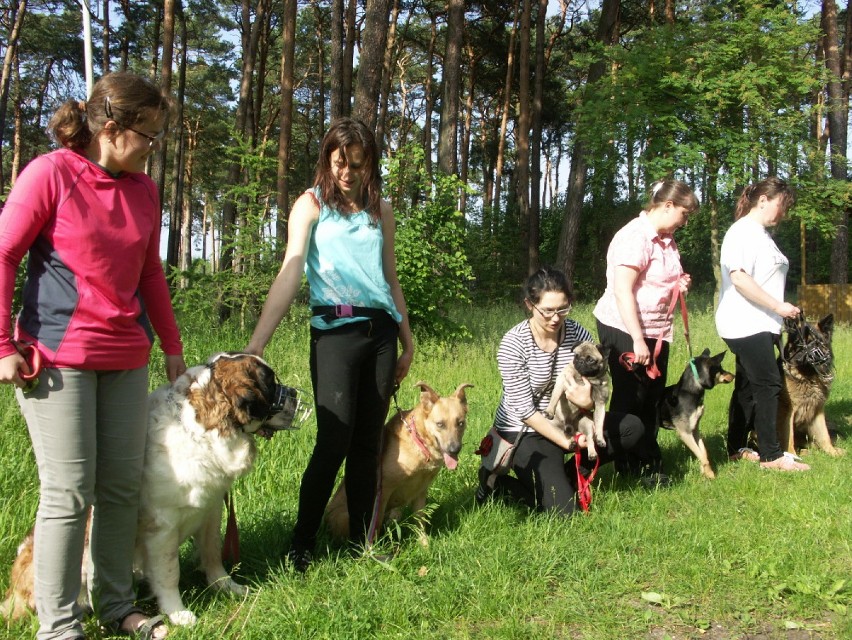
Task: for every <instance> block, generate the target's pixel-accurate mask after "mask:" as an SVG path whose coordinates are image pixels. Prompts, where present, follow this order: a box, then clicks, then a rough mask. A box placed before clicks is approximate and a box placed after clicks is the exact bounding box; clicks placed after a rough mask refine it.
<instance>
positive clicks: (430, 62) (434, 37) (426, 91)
mask: <svg viewBox="0 0 852 640" xmlns="http://www.w3.org/2000/svg"><path fill="white" fill-rule="evenodd" d="M424 8H425V10H426V11H427V12H428V13H429V23H430V25H431V31H430V35H429V51H428V53H427V54H426V80H425V82H424V84H423V95H424V103H425V104H424V105H423V109H424V115H423V162H424V165H425V167H424V168H425V169H426V175H427V176H429V178H430V179H431V178H432V113H433V112H434V108H435V100H434V98H433V97H432V80H433V77H434V75H435V46H436V43H437V42H438V18H437V17H436V16H435V14H434V12H432V11H431V10H430V9H429V7H428V6H426V7H424Z"/></svg>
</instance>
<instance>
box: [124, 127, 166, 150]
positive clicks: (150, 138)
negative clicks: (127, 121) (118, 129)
mask: <svg viewBox="0 0 852 640" xmlns="http://www.w3.org/2000/svg"><path fill="white" fill-rule="evenodd" d="M124 128H125V129H127V130H128V131H132V132H133V133H136V134H139V135H140V136H142V137H143V138H145V139H146V140H147V141H148V147H149V148H151V147H153V146H154V143H157V144H159V143H160V142H162V141H163V138H164V137H165V135H166V132H165V130H163V131H160V133H158V134H157V135H155V136H149V135H148V134H147V133H142V132H141V131H137V130H136V129H133V128H132V127H124Z"/></svg>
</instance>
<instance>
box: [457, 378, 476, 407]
mask: <svg viewBox="0 0 852 640" xmlns="http://www.w3.org/2000/svg"><path fill="white" fill-rule="evenodd" d="M468 387H471V388H472V387H473V385H472V384H471V383H469V382H462V383H461V384H460V385H459V386H458V388H457V389H456V392H455V393H454V394H453V395H454V396H455V397H456V398H458V399H459V400H461V401H462V402H464V403H465V404H467V398H466V397H465V395H464V390H465V389H467V388H468Z"/></svg>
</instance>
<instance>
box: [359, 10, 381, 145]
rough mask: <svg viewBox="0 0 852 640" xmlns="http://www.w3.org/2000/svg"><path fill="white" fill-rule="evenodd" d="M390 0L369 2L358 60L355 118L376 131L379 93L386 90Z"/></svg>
mask: <svg viewBox="0 0 852 640" xmlns="http://www.w3.org/2000/svg"><path fill="white" fill-rule="evenodd" d="M389 15H390V0H367V7H366V14H365V16H364V32H363V33H364V36H366V37H362V38H361V49H360V58H359V61H358V84H357V85H356V87H355V105H354V106H353V107H352V115H353V116H354V117H355V118H358V119H359V120H361V121H362V122H363V123H364V124H366V125H367V128H368V129H370V130H371V131H375V130H376V123H377V121H378V117H379V93H380V92H381V87H382V69H383V68H384V59H385V48H386V46H387V42H388V16H389Z"/></svg>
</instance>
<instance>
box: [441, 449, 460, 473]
mask: <svg viewBox="0 0 852 640" xmlns="http://www.w3.org/2000/svg"><path fill="white" fill-rule="evenodd" d="M444 464H445V465H447V469H449V470H450V471H452V470H453V469H455V468H456V467H457V466H458V464H459V461H458V460H456V459H455V458H453V457H452V456H451V455H450V454H449V453H445V454H444Z"/></svg>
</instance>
